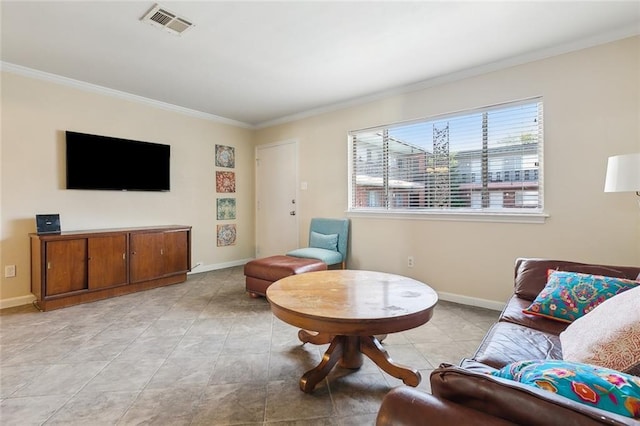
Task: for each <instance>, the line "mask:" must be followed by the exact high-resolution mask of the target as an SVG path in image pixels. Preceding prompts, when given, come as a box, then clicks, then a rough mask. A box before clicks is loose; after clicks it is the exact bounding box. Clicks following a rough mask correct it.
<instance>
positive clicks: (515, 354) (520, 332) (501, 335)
mask: <svg viewBox="0 0 640 426" xmlns="http://www.w3.org/2000/svg"><path fill="white" fill-rule="evenodd" d="M473 359H474V360H475V361H478V362H481V363H483V364H487V365H489V366H491V367H493V368H502V367H504V366H505V365H507V364H510V363H512V362H515V361H520V360H523V359H562V350H561V346H560V338H559V337H558V336H556V335H554V334H551V333H545V332H543V331H538V330H534V329H531V328H528V327H523V326H521V325H518V324H512V323H509V322H498V323H496V324H494V325H493V326H492V327H491V329H489V332H488V333H487V335H486V336H485V337H484V340H483V341H482V343H480V347H479V348H478V350H477V351H476V353H475V355H474V356H473Z"/></svg>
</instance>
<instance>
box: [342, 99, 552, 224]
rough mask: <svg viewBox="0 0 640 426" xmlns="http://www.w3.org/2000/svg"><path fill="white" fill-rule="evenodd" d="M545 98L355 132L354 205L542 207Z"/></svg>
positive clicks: (368, 208)
mask: <svg viewBox="0 0 640 426" xmlns="http://www.w3.org/2000/svg"><path fill="white" fill-rule="evenodd" d="M542 118H543V114H542V100H541V99H530V100H527V101H522V102H514V103H510V104H502V105H499V106H494V107H489V108H483V109H480V110H474V111H467V112H464V113H458V114H452V115H446V116H441V117H436V118H431V119H426V120H421V121H413V122H410V123H401V124H395V125H390V126H384V127H378V128H373V129H366V130H358V131H353V132H350V134H349V140H350V157H351V158H350V168H351V169H350V200H349V209H350V211H352V212H358V211H363V212H372V211H373V212H392V213H398V212H424V213H431V212H436V213H443V212H444V213H447V212H451V213H454V212H463V213H464V212H467V213H515V214H527V213H529V214H540V213H542V208H543V196H542V195H543V186H542V179H541V177H542V165H541V162H542V146H543V138H542V135H543V130H542Z"/></svg>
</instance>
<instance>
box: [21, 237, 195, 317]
mask: <svg viewBox="0 0 640 426" xmlns="http://www.w3.org/2000/svg"><path fill="white" fill-rule="evenodd" d="M29 236H30V237H31V292H32V293H33V294H34V295H35V296H36V301H35V302H34V303H35V304H36V306H37V307H38V308H39V309H40V310H43V311H48V310H51V309H58V308H63V307H66V306H71V305H77V304H79V303H85V302H92V301H95V300H100V299H106V298H109V297H114V296H121V295H124V294H128V293H133V292H136V291H141V290H147V289H151V288H155V287H160V286H165V285H170V284H177V283H181V282H184V281H186V279H187V272H189V271H190V270H191V227H190V226H180V225H168V226H157V227H143V228H120V229H102V230H86V231H69V232H61V233H57V234H39V235H38V234H29Z"/></svg>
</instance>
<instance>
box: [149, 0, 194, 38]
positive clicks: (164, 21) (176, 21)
mask: <svg viewBox="0 0 640 426" xmlns="http://www.w3.org/2000/svg"><path fill="white" fill-rule="evenodd" d="M141 21H142V22H146V23H148V24H151V25H153V26H154V27H158V28H163V29H165V30H166V31H168V32H170V33H173V34H182V33H183V32H185V31H186V30H188V29H189V28H191V27H193V24H192V23H191V22H189V21H188V20H186V19H184V18H182V17H180V16H178V15H177V14H175V13H173V12H170V11H168V10H167V9H165V8H163V7H160V5H157V4H156V5H155V6H154V7H152V8H151V10H150V11H149V12H147V14H146V15H144V16H143V17H142V19H141Z"/></svg>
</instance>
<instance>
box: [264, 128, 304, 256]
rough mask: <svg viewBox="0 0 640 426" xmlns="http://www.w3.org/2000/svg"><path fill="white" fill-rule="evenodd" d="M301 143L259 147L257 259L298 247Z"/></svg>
mask: <svg viewBox="0 0 640 426" xmlns="http://www.w3.org/2000/svg"><path fill="white" fill-rule="evenodd" d="M297 182H298V143H297V142H296V141H286V142H279V143H274V144H269V145H261V146H258V147H256V257H257V258H260V257H267V256H273V255H278V254H281V255H283V254H285V253H286V252H287V251H289V250H292V249H295V248H298V204H297V201H298V200H297Z"/></svg>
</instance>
